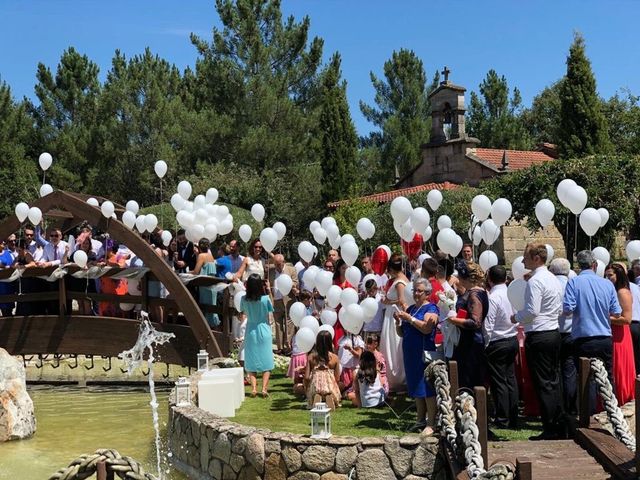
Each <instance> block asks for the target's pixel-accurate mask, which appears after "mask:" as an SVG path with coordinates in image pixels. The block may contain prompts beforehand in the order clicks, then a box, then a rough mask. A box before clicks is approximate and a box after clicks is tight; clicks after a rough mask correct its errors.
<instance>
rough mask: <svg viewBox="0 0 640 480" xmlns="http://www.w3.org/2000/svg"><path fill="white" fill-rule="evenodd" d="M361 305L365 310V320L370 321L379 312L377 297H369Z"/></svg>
mask: <svg viewBox="0 0 640 480" xmlns="http://www.w3.org/2000/svg"><path fill="white" fill-rule="evenodd" d="M360 307H362V311H363V312H364V322H365V323H369V322H370V321H371V320H373V317H375V316H376V314H377V313H378V301H377V300H376V299H375V298H372V297H367V298H365V299H364V300H362V301H361V302H360Z"/></svg>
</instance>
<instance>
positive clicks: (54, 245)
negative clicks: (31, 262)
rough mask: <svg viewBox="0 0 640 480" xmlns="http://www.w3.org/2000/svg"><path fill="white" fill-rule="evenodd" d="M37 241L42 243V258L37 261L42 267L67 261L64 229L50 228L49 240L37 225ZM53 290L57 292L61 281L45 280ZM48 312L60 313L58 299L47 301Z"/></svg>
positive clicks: (67, 248)
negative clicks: (63, 237)
mask: <svg viewBox="0 0 640 480" xmlns="http://www.w3.org/2000/svg"><path fill="white" fill-rule="evenodd" d="M36 242H38V243H39V244H40V245H42V260H40V261H39V262H37V264H38V265H39V266H41V267H54V266H60V265H63V264H65V263H66V262H67V256H68V254H69V246H68V245H67V242H65V241H64V240H62V231H61V230H60V229H59V228H55V227H54V228H52V229H51V230H49V241H47V240H46V239H45V238H44V237H43V236H42V235H41V233H40V227H39V226H38V227H36ZM44 283H46V284H47V286H48V288H49V290H50V291H52V292H57V291H58V288H59V282H58V281H53V282H44ZM45 309H46V313H47V314H49V315H58V314H59V313H60V304H59V302H58V300H52V301H49V302H46V303H45Z"/></svg>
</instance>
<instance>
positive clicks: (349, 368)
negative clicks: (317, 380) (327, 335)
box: [338, 332, 364, 394]
mask: <svg viewBox="0 0 640 480" xmlns="http://www.w3.org/2000/svg"><path fill="white" fill-rule="evenodd" d="M363 351H364V340H362V337H361V336H360V335H354V334H353V333H348V332H345V334H344V335H343V336H342V338H341V339H340V340H339V341H338V357H339V358H340V365H341V366H342V373H341V374H340V390H341V391H342V392H345V393H347V394H348V393H350V392H351V391H352V388H351V387H352V386H353V385H352V384H353V371H354V369H355V368H356V367H357V366H358V361H359V360H360V355H361V354H362V352H363Z"/></svg>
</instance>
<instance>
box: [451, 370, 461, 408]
mask: <svg viewBox="0 0 640 480" xmlns="http://www.w3.org/2000/svg"><path fill="white" fill-rule="evenodd" d="M449 383H450V384H451V388H450V389H449V395H451V401H452V402H455V401H456V395H458V389H459V388H460V384H459V383H458V362H456V361H455V360H449Z"/></svg>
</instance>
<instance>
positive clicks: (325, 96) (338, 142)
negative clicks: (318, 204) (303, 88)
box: [319, 53, 358, 203]
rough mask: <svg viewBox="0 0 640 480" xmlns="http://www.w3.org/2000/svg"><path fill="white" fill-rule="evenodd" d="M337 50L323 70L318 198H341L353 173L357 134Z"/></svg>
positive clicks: (347, 191)
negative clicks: (319, 187)
mask: <svg viewBox="0 0 640 480" xmlns="http://www.w3.org/2000/svg"><path fill="white" fill-rule="evenodd" d="M340 62H341V59H340V54H338V53H335V54H334V55H333V57H332V58H331V61H330V63H329V66H328V68H327V69H326V71H325V72H324V74H323V78H322V87H321V100H320V119H319V131H320V136H321V138H322V150H321V155H320V156H321V163H322V200H323V202H324V203H328V202H330V201H332V200H338V199H340V198H345V197H346V196H347V194H348V193H349V188H350V186H351V185H352V184H353V183H354V180H355V177H356V171H355V170H356V162H355V160H356V155H357V144H358V137H357V135H356V130H355V127H354V126H353V122H352V120H351V114H350V113H349V104H348V103H347V91H346V90H347V84H346V81H341V80H340V79H341V76H342V73H341V71H340Z"/></svg>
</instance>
